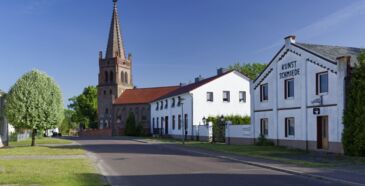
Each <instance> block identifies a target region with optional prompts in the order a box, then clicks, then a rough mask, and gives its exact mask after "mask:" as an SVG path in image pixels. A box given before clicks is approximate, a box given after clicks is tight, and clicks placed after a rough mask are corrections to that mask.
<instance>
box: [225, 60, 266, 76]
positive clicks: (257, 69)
mask: <svg viewBox="0 0 365 186" xmlns="http://www.w3.org/2000/svg"><path fill="white" fill-rule="evenodd" d="M266 66H267V64H262V63H247V64H240V63H236V64H234V65H230V66H229V67H228V69H230V70H237V71H238V72H241V73H242V74H245V75H247V76H248V77H249V78H250V79H256V77H257V76H258V75H259V74H260V73H261V72H262V71H263V70H264V69H265V68H266Z"/></svg>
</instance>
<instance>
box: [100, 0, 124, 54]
mask: <svg viewBox="0 0 365 186" xmlns="http://www.w3.org/2000/svg"><path fill="white" fill-rule="evenodd" d="M113 2H114V9H113V17H112V22H111V24H110V31H109V39H108V46H107V49H106V56H105V57H106V58H114V57H116V56H117V55H118V57H120V58H121V59H123V60H124V59H126V57H125V50H124V46H123V39H122V34H121V28H120V21H119V17H118V8H117V2H118V0H113Z"/></svg>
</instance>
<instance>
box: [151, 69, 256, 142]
mask: <svg viewBox="0 0 365 186" xmlns="http://www.w3.org/2000/svg"><path fill="white" fill-rule="evenodd" d="M179 100H182V101H181V102H180V101H179ZM250 100H251V98H250V80H249V78H247V77H246V76H244V75H243V74H241V73H239V72H237V71H228V72H223V71H222V70H219V72H218V74H217V75H216V76H213V77H211V78H207V79H200V78H197V79H196V81H195V83H192V84H189V85H185V86H181V87H180V88H178V89H177V90H175V91H173V92H171V93H170V94H168V95H166V96H164V97H161V98H159V99H157V100H155V101H153V102H152V103H151V123H150V125H151V133H159V134H162V135H168V136H173V137H178V138H180V137H181V136H185V137H188V136H189V137H195V136H197V135H198V131H197V130H196V129H197V126H198V125H203V118H208V117H209V116H221V115H241V116H249V115H250V112H251V110H250V109H251V108H250Z"/></svg>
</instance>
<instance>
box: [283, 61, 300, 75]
mask: <svg viewBox="0 0 365 186" xmlns="http://www.w3.org/2000/svg"><path fill="white" fill-rule="evenodd" d="M296 67H297V62H296V61H292V62H290V63H286V64H283V65H282V66H281V70H288V69H292V70H288V71H285V72H281V73H280V74H279V76H280V79H283V78H287V77H293V76H297V75H299V74H300V69H299V68H297V69H293V68H296Z"/></svg>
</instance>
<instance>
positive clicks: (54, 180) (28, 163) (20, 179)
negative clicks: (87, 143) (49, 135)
mask: <svg viewBox="0 0 365 186" xmlns="http://www.w3.org/2000/svg"><path fill="white" fill-rule="evenodd" d="M2 184H6V185H8V184H16V185H55V186H58V185H59V186H61V185H62V186H63V185H70V186H83V185H85V186H89V185H90V186H94V185H95V186H97V185H102V183H101V177H100V175H98V174H97V173H96V170H95V168H94V167H92V166H91V165H90V163H89V160H88V159H77V160H76V159H67V160H0V185H2Z"/></svg>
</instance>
